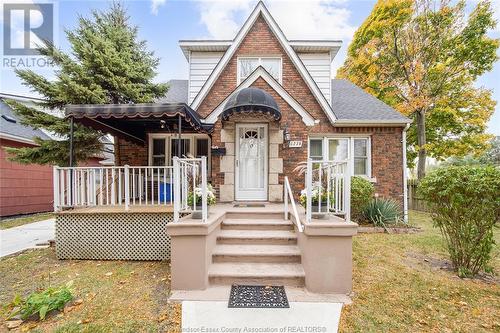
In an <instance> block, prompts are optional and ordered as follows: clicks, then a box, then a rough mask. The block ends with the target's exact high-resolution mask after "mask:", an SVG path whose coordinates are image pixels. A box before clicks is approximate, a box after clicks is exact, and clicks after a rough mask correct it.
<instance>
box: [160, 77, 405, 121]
mask: <svg viewBox="0 0 500 333" xmlns="http://www.w3.org/2000/svg"><path fill="white" fill-rule="evenodd" d="M168 83H169V85H170V89H169V91H168V93H167V95H166V96H165V97H163V98H161V99H159V101H158V102H159V103H187V97H188V80H171V81H169V82H168ZM299 102H300V101H299ZM332 108H333V112H334V113H335V116H336V117H337V119H338V120H339V121H341V122H342V121H344V122H350V121H352V122H356V121H358V122H360V123H361V122H363V123H365V124H366V123H370V122H373V123H381V122H389V123H408V122H410V119H409V118H407V117H405V116H403V115H402V114H401V113H399V112H397V111H396V110H394V109H393V108H391V107H390V106H389V105H387V104H385V103H384V102H382V101H381V100H379V99H378V98H376V97H374V96H372V95H370V94H369V93H367V92H365V91H364V90H363V89H361V88H360V87H358V86H356V85H355V84H354V83H352V82H350V81H348V80H343V79H334V80H332Z"/></svg>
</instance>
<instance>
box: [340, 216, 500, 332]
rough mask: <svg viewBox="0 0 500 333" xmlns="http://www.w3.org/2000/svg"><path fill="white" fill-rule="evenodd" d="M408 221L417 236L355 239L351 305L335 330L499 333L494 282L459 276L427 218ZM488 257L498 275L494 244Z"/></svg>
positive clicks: (498, 290) (499, 298)
mask: <svg viewBox="0 0 500 333" xmlns="http://www.w3.org/2000/svg"><path fill="white" fill-rule="evenodd" d="M410 219H411V223H413V224H415V225H417V226H419V227H421V228H422V232H420V233H416V234H398V235H396V234H392V235H388V234H360V235H358V236H356V237H355V238H354V242H353V260H354V272H353V274H354V281H353V283H354V296H353V304H352V305H349V306H346V307H345V308H344V309H343V311H342V320H341V326H340V331H341V332H417V331H418V332H422V331H426V332H482V331H485V332H487V331H496V332H498V331H499V330H500V317H499V316H498V314H499V313H500V285H499V279H498V278H497V277H488V279H485V278H478V279H460V278H458V277H457V276H456V274H455V273H454V272H453V271H452V270H451V269H450V268H449V261H448V260H447V251H446V248H445V244H444V242H443V239H442V237H441V235H440V234H439V230H438V229H435V228H433V227H432V222H431V220H430V217H429V215H428V214H425V213H418V212H411V215H410ZM495 238H496V240H497V243H498V242H499V241H500V232H498V230H497V231H496V233H495ZM493 256H494V258H493V260H492V262H491V265H492V267H493V270H494V272H496V273H498V272H500V260H499V256H500V252H499V249H498V246H497V247H496V248H495V249H494V253H493ZM443 267H444V268H443Z"/></svg>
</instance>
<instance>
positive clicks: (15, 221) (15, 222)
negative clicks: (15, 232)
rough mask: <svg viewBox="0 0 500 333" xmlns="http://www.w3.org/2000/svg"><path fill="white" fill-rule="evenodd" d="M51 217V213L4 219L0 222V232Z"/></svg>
mask: <svg viewBox="0 0 500 333" xmlns="http://www.w3.org/2000/svg"><path fill="white" fill-rule="evenodd" d="M53 217H54V214H53V213H40V214H31V215H25V216H20V217H15V218H6V219H2V220H0V230H5V229H9V228H14V227H19V226H21V225H25V224H29V223H33V222H38V221H43V220H47V219H50V218H53Z"/></svg>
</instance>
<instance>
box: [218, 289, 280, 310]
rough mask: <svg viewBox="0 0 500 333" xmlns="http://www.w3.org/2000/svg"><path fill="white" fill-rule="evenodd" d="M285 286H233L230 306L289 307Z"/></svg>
mask: <svg viewBox="0 0 500 333" xmlns="http://www.w3.org/2000/svg"><path fill="white" fill-rule="evenodd" d="M289 307H290V305H289V304H288V299H287V297H286V293H285V287H283V286H248V285H237V284H233V285H232V286H231V294H230V295H229V303H228V308H289Z"/></svg>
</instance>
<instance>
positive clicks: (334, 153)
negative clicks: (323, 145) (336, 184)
mask: <svg viewBox="0 0 500 333" xmlns="http://www.w3.org/2000/svg"><path fill="white" fill-rule="evenodd" d="M348 157H349V139H347V138H346V139H329V140H328V160H329V161H345V160H347V159H348Z"/></svg>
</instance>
